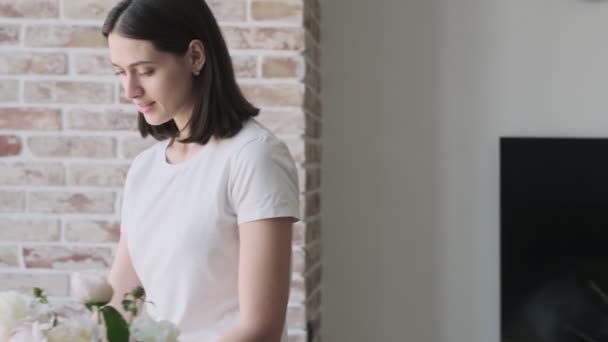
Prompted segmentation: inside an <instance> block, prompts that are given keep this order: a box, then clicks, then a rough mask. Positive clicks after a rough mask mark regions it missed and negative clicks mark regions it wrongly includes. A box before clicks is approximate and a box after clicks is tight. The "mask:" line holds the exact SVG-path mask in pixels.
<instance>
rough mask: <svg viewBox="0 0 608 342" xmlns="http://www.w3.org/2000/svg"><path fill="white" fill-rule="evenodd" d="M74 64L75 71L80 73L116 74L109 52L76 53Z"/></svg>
mask: <svg viewBox="0 0 608 342" xmlns="http://www.w3.org/2000/svg"><path fill="white" fill-rule="evenodd" d="M72 64H73V66H74V73H76V74H78V75H100V76H109V75H114V69H113V68H112V63H110V56H109V54H108V53H107V52H104V53H79V54H74V59H73V63H72Z"/></svg>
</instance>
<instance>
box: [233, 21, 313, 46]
mask: <svg viewBox="0 0 608 342" xmlns="http://www.w3.org/2000/svg"><path fill="white" fill-rule="evenodd" d="M223 32H224V36H225V38H226V42H227V44H228V46H229V47H230V48H231V49H265V50H302V49H303V48H304V39H305V38H304V31H303V30H302V29H301V28H291V27H289V28H270V27H224V28H223Z"/></svg>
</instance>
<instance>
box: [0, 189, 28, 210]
mask: <svg viewBox="0 0 608 342" xmlns="http://www.w3.org/2000/svg"><path fill="white" fill-rule="evenodd" d="M24 209H25V193H24V192H23V191H10V190H0V212H2V213H10V212H22V211H23V210H24Z"/></svg>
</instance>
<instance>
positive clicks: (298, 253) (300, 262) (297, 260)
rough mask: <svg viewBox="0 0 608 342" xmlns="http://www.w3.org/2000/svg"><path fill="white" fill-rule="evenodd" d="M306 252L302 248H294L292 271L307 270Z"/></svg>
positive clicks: (301, 271) (300, 271)
mask: <svg viewBox="0 0 608 342" xmlns="http://www.w3.org/2000/svg"><path fill="white" fill-rule="evenodd" d="M305 260H306V259H305V253H304V251H303V250H302V249H301V248H294V249H293V251H292V253H291V271H292V272H295V273H303V272H304V271H305V266H306V264H305Z"/></svg>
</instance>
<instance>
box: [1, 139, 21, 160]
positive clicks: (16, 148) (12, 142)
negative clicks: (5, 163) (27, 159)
mask: <svg viewBox="0 0 608 342" xmlns="http://www.w3.org/2000/svg"><path fill="white" fill-rule="evenodd" d="M20 152H21V138H19V137H17V136H15V135H0V157H7V156H16V155H18V154H19V153H20Z"/></svg>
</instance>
